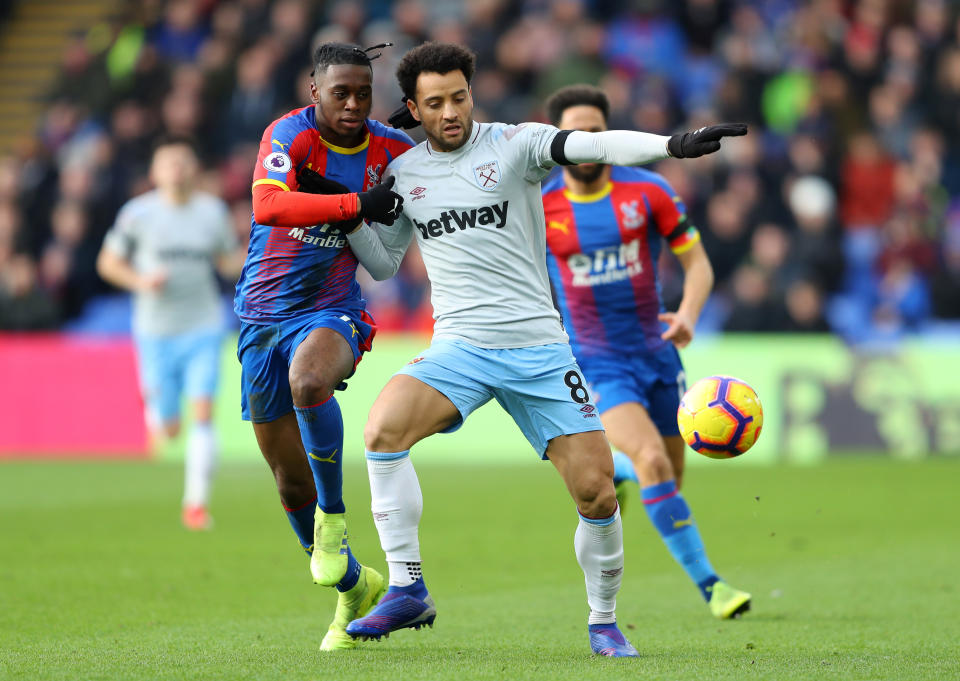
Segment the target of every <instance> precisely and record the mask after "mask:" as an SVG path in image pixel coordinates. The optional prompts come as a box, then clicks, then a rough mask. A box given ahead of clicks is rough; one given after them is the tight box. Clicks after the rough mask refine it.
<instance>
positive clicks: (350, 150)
mask: <svg viewBox="0 0 960 681" xmlns="http://www.w3.org/2000/svg"><path fill="white" fill-rule="evenodd" d="M363 127H364V128H365V129H366V131H367V134H366V135H364V136H363V141H362V142H361V143H360V144H358V145H357V146H355V147H338V146H337V145H336V144H331V143H330V142H328V141H327V140H325V139H323V135H321V134H320V132H319V131H317V137H318V138H320V144H322V145H323V146H325V147H326V148H327V149H329V150H330V151H333V152H336V153H338V154H347V155H350V154H359V153H360V152H361V151H363V150H364V149H366V148H367V147H368V146H370V126H369V125H367V123H366V121H364V123H363Z"/></svg>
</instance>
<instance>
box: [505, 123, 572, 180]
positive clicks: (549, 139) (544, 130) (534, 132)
mask: <svg viewBox="0 0 960 681" xmlns="http://www.w3.org/2000/svg"><path fill="white" fill-rule="evenodd" d="M558 132H560V131H559V130H558V129H557V128H555V127H553V126H552V125H546V124H545V123H521V124H520V125H509V126H507V127H506V128H505V130H504V133H503V138H504V140H506V149H507V153H508V158H510V159H511V160H512V161H513V162H514V167H516V168H518V169H519V170H520V172H521V173H522V175H523V177H524V179H526V180H527V181H528V182H539V181H540V180H542V179H543V178H545V177H546V176H547V175H548V174H549V172H550V170H551V168H553V167H554V166H555V165H557V162H556V161H555V160H554V159H553V155H552V154H551V153H550V145H551V144H552V143H553V138H554V137H556V135H557V133H558Z"/></svg>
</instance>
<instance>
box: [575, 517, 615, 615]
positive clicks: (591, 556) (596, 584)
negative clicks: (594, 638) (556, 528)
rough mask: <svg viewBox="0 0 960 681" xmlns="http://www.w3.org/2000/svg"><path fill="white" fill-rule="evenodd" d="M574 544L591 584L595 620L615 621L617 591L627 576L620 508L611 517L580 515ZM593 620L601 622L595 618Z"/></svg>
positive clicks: (591, 600)
mask: <svg viewBox="0 0 960 681" xmlns="http://www.w3.org/2000/svg"><path fill="white" fill-rule="evenodd" d="M573 546H574V549H575V551H576V554H577V562H578V563H580V567H581V568H582V569H583V576H584V579H585V581H586V584H587V603H588V604H589V605H590V615H591V617H592V618H593V620H608V621H609V622H613V621H615V619H616V618H615V616H614V615H613V613H614V612H615V611H616V609H617V592H618V591H620V582H621V581H622V580H623V525H622V524H621V523H620V509H619V508H617V510H616V511H614V513H613V515H611V516H610V517H608V518H587V517H585V516H583V515H580V522H579V524H578V525H577V531H576V534H574V538H573ZM593 620H591V623H597V622H593Z"/></svg>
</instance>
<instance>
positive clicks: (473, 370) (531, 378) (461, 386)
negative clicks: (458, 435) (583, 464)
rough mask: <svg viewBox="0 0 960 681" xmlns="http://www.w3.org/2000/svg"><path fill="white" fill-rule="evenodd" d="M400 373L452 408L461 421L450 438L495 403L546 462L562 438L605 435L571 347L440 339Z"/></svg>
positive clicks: (454, 427)
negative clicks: (593, 432)
mask: <svg viewBox="0 0 960 681" xmlns="http://www.w3.org/2000/svg"><path fill="white" fill-rule="evenodd" d="M397 373H398V374H406V375H407V376H412V377H414V378H416V379H418V380H420V381H423V382H424V383H426V384H427V385H429V386H430V387H431V388H435V389H436V390H438V391H440V392H441V393H443V395H444V396H445V397H446V398H447V399H449V400H450V401H451V402H453V404H454V406H455V407H456V408H457V410H458V411H459V412H460V420H459V421H457V423H455V424H453V425H452V426H450V427H449V428H447V429H446V430H445V431H444V432H446V433H451V432H453V431H455V430H457V429H458V428H459V427H460V426H461V425H463V422H464V421H465V420H466V418H467V417H468V416H469V415H470V413H471V412H473V411H474V410H475V409H477V408H478V407H482V406H483V405H484V404H486V403H487V402H489V401H490V400H491V399H496V401H497V402H499V403H500V406H501V407H503V408H504V409H505V410H506V411H507V413H508V414H510V416H511V417H513V420H514V422H515V423H516V424H517V426H518V427H519V428H520V430H521V432H523V435H524V437H526V438H527V441H528V442H529V443H530V444H531V445H533V448H534V449H535V450H536V452H537V454H539V455H540V457H541V458H546V451H547V444H548V443H549V442H550V440H552V439H553V438H555V437H557V436H558V435H572V434H574V433H584V432H587V431H591V430H603V424H601V423H600V419H599V418H598V415H597V407H596V405H594V404H593V402H592V401H591V400H590V393H589V391H588V389H587V385H586V382H585V381H584V379H583V373H582V372H581V371H580V367H579V366H577V362H576V360H575V359H574V358H573V353H572V352H571V351H570V346H569V344H567V343H551V344H549V345H535V346H532V347H528V348H503V349H492V348H480V347H477V346H475V345H471V344H470V343H467V342H466V341H462V340H456V339H450V338H439V339H434V341H433V343H431V345H430V347H429V348H427V349H426V350H425V351H424V352H423V353H422V354H421V355H419V356H418V357H416V358H415V359H413V360H411V362H410V363H409V364H407V365H406V366H405V367H404V368H403V369H401V370H400V371H398V372H397Z"/></svg>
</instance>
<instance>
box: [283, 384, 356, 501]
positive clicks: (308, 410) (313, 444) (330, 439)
mask: <svg viewBox="0 0 960 681" xmlns="http://www.w3.org/2000/svg"><path fill="white" fill-rule="evenodd" d="M294 411H295V412H296V413H297V423H298V424H299V425H300V437H301V439H303V447H304V449H306V450H307V462H308V463H309V464H310V470H312V471H313V479H314V481H315V482H316V485H317V506H319V507H320V510H322V511H323V512H324V513H344V512H345V511H346V508H345V507H344V505H343V417H342V416H341V414H340V405H339V404H338V403H337V399H336V398H335V397H333V396H331V397H330V398H329V399H327V400H326V401H325V402H321V403H320V404H316V405H314V406H312V407H294Z"/></svg>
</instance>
